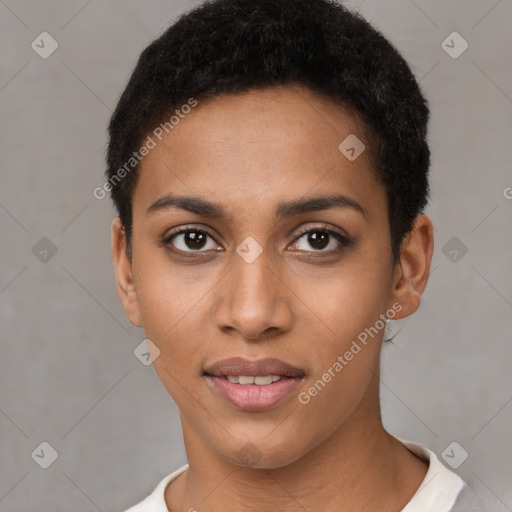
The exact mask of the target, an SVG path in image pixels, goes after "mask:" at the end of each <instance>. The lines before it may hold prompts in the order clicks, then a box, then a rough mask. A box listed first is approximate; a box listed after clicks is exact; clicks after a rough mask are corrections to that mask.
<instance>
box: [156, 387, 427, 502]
mask: <svg viewBox="0 0 512 512" xmlns="http://www.w3.org/2000/svg"><path fill="white" fill-rule="evenodd" d="M376 392H377V394H378V389H377V390H376ZM373 403H374V402H373ZM377 403H378V400H377ZM183 432H184V439H185V446H186V449H187V455H188V460H189V469H188V471H186V472H185V473H182V474H181V475H180V476H178V477H177V479H176V480H175V481H173V482H172V484H171V485H169V486H168V487H167V489H166V493H165V498H166V502H167V506H168V508H169V510H170V511H172V512H175V511H177V510H192V511H194V510H195V509H197V510H208V511H210V512H220V511H223V512H225V511H231V510H244V511H247V512H252V511H254V512H256V511H258V512H266V511H269V512H270V511H272V512H274V511H275V510H284V511H299V510H300V511H303V510H307V511H308V512H320V511H321V512H330V511H332V512H334V511H336V512H349V511H350V512H353V511H354V510H379V511H381V512H387V511H396V510H401V509H402V508H403V507H404V506H405V505H406V504H407V503H408V502H409V501H410V499H411V498H412V496H413V495H414V493H415V492H416V491H417V489H418V488H419V486H420V485H421V482H422V481H423V479H424V477H425V474H426V471H427V469H428V467H427V464H426V463H425V462H423V461H422V460H420V459H419V458H417V457H416V456H415V455H413V454H412V453H411V452H410V451H409V450H407V448H405V446H404V445H402V443H400V442H399V441H398V440H397V439H395V438H394V437H393V436H391V435H390V434H388V433H387V432H386V431H385V430H384V427H383V426H382V422H381V419H380V411H379V410H378V408H377V411H376V414H372V415H371V416H369V411H368V410H367V408H366V407H365V405H364V403H362V404H361V405H360V407H359V408H358V410H356V411H355V412H354V414H352V416H351V417H350V419H349V420H348V421H347V422H345V423H344V424H343V425H342V427H340V428H339V429H338V430H337V431H336V432H334V433H333V435H331V436H330V437H329V438H328V439H326V440H325V441H324V442H322V443H321V444H320V445H318V446H317V447H316V448H314V449H313V450H311V451H309V452H307V453H306V454H305V455H304V456H302V457H300V458H299V459H298V460H296V461H295V462H292V463H291V464H288V465H286V466H282V467H278V468H271V469H259V468H247V467H242V466H239V465H236V464H233V463H231V462H229V461H227V460H226V459H224V458H222V457H220V456H219V455H218V454H217V453H216V452H214V451H213V450H211V448H209V446H208V445H206V444H205V443H204V441H203V440H201V439H200V438H199V436H197V434H196V433H195V431H194V430H193V429H191V428H188V425H187V424H186V423H184V425H183Z"/></svg>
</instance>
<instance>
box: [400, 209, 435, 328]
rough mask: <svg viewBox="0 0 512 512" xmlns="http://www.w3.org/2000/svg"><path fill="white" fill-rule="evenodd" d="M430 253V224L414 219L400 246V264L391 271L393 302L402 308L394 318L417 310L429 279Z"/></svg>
mask: <svg viewBox="0 0 512 512" xmlns="http://www.w3.org/2000/svg"><path fill="white" fill-rule="evenodd" d="M433 251H434V235H433V227H432V221H431V220H430V219H429V217H427V216H426V215H423V214H422V215H418V216H417V217H416V218H415V220H414V223H413V227H412V229H411V231H410V232H409V233H408V234H407V235H406V237H405V238H404V240H403V242H402V247H401V250H400V262H399V263H397V265H396V267H395V276H394V281H393V300H394V301H395V302H398V303H399V304H401V306H402V309H401V311H400V314H399V315H397V317H396V318H405V317H407V316H409V315H412V314H413V313H414V312H415V311H416V310H417V309H418V308H419V306H420V302H421V294H422V293H423V291H424V290H425V288H426V286H427V282H428V278H429V275H430V264H431V261H432V254H433Z"/></svg>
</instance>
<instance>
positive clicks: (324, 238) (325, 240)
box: [290, 225, 350, 254]
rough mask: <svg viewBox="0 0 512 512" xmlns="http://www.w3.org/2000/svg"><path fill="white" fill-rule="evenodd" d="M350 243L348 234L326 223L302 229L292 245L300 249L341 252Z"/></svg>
mask: <svg viewBox="0 0 512 512" xmlns="http://www.w3.org/2000/svg"><path fill="white" fill-rule="evenodd" d="M349 244H350V240H349V239H348V238H347V237H346V236H344V235H342V234H341V233H338V232H337V231H334V230H332V229H329V228H328V227H327V226H325V225H324V226H318V227H314V228H309V229H307V230H304V231H302V232H301V233H299V236H298V238H296V239H295V241H294V242H293V244H292V245H291V246H290V247H292V248H294V249H298V250H299V251H307V252H321V253H327V254H331V253H338V252H340V251H341V250H342V249H343V248H344V247H346V246H348V245H349ZM308 246H309V247H310V248H313V251H311V250H310V249H308ZM325 249H327V250H325Z"/></svg>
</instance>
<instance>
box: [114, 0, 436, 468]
mask: <svg viewBox="0 0 512 512" xmlns="http://www.w3.org/2000/svg"><path fill="white" fill-rule="evenodd" d="M428 115H429V112H428V107H427V103H426V101H425V99H424V98H423V96H422V94H421V92H420V89H419V87H418V84H417V82H416V81H415V79H414V77H413V75H412V73H411V71H410V69H409V67H408V66H407V64H406V63H405V61H404V60H403V58H402V57H401V56H400V55H399V53H398V52H397V51H396V50H395V48H394V47H393V46H392V45H391V44H390V43H389V42H388V41H387V40H386V39H385V38H384V37H383V36H382V35H381V34H380V33H379V32H378V31H376V30H375V29H374V28H372V27H371V26H370V25H369V24H368V23H367V22H366V21H365V20H363V19H362V18H361V17H359V16H358V15H356V14H354V13H351V12H350V11H348V10H347V9H346V8H344V7H342V6H341V5H339V4H338V3H336V2H332V1H328V0H318V1H315V2H310V1H306V0H251V1H247V0H214V1H211V2H207V3H204V4H203V5H200V6H199V7H197V8H196V9H194V10H193V11H191V12H189V13H187V14H185V15H183V16H181V17H180V18H179V19H178V20H177V21H176V23H174V25H172V26H171V27H170V28H169V29H168V30H167V31H166V32H165V33H164V34H163V35H162V36H160V37H159V38H158V39H157V40H156V41H154V42H153V43H152V44H151V45H150V46H148V47H147V48H146V49H145V50H144V51H143V53H142V54H141V56H140V58H139V61H138V63H137V66H136V68H135V70H134V72H133V74H132V76H131V78H130V80H129V83H128V85H127V87H126V89H125V91H124V92H123V94H122V96H121V98H120V101H119V103H118V105H117V108H116V110H115V112H114V115H113V116H112V119H111V122H110V126H109V135H110V141H109V147H108V155H107V164H108V169H107V176H108V180H109V186H108V189H110V190H111V195H112V198H113V201H114V204H115V206H116V208H117V210H118V213H119V217H118V218H117V219H116V220H115V221H114V223H113V255H114V262H115V266H116V277H117V285H118V290H119V294H120V297H121V301H122V303H123V306H124V308H125V311H126V313H127V316H128V318H129V319H130V321H131V322H132V323H133V324H134V325H136V326H139V327H142V328H143V329H144V331H145V334H146V337H147V338H149V339H150V340H151V341H152V343H154V346H155V347H156V348H157V349H158V352H159V355H158V357H157V358H155V361H154V366H155V369H156V371H157V373H158V375H159V377H160V378H161V380H162V382H163V384H164V386H165V387H166V388H167V389H168V391H169V393H170V394H171V395H172V397H173V399H174V400H175V401H176V403H177V405H178V406H179V408H180V412H181V417H182V422H183V427H184V433H185V437H186V440H187V439H189V440H192V439H194V440H195V441H196V443H199V444H202V445H203V448H204V447H205V446H206V447H209V448H210V449H211V450H212V452H213V451H215V453H216V454H217V455H218V456H219V457H222V458H224V459H226V460H230V461H233V462H235V463H238V464H242V465H243V464H246V463H247V457H246V456H245V455H244V451H243V450H244V448H243V447H244V446H248V444H247V443H250V446H254V447H256V449H257V450H258V453H259V454H260V457H259V458H258V462H257V464H258V465H259V467H276V466H279V465H285V464H287V463H290V462H292V461H294V460H297V459H298V458H300V457H301V456H304V455H305V454H307V453H308V452H310V451H311V450H312V449H313V448H314V447H315V446H318V445H319V444H320V443H322V441H325V440H326V439H328V438H329V437H330V436H332V435H333V433H335V432H337V431H339V430H340V429H343V428H349V427H348V425H349V423H350V421H351V418H354V417H355V416H356V415H359V416H361V417H363V416H364V415H367V416H372V417H374V419H376V418H377V416H378V404H377V403H376V401H378V392H377V391H376V390H377V388H378V364H379V356H380V347H381V342H382V337H383V333H384V328H383V326H385V319H386V317H389V318H392V319H398V318H403V317H406V316H408V315H410V314H412V313H413V312H414V311H416V309H417V308H418V306H419V297H420V294H421V293H422V291H423V290H424V288H425V286H426V283H427V280H428V274H429V268H430V260H431V256H432V250H433V240H432V226H431V223H430V221H429V219H428V217H426V216H425V215H424V214H423V209H424V208H425V206H426V204H427V201H428V195H429V191H428V167H429V149H428V145H427V142H426V134H427V121H428ZM121 170H123V171H121ZM185 228H186V229H187V230H188V231H186V232H181V233H180V232H179V230H183V229H185ZM349 352H350V353H351V354H352V356H350V355H349V354H348V353H349ZM344 354H347V357H346V358H345V357H343V355H344ZM338 356H341V357H342V359H343V361H344V362H343V363H342V362H341V361H340V359H339V358H338ZM231 357H244V358H246V359H250V360H260V359H262V358H266V357H271V358H277V359H280V360H282V361H285V362H287V363H288V364H290V365H292V366H294V367H295V368H296V369H297V370H298V371H299V373H300V379H301V380H300V384H299V385H298V387H297V388H296V389H295V391H294V392H293V393H292V394H291V395H288V396H287V397H285V398H284V399H283V400H281V401H280V402H279V403H278V404H277V405H275V406H272V407H269V408H267V409H265V410H258V411H256V410H243V409H240V408H238V407H236V406H234V405H233V404H232V403H229V402H228V401H226V400H225V399H224V398H223V397H221V396H220V395H219V394H218V393H217V392H216V390H215V389H214V388H213V387H212V385H211V379H210V378H209V376H208V371H207V370H208V369H211V367H212V365H213V364H214V363H216V362H218V361H220V360H223V359H226V358H231ZM336 362H338V365H336ZM340 366H341V368H340ZM326 375H327V376H326ZM329 375H330V377H329ZM319 381H322V382H323V384H322V383H319ZM315 383H316V384H315ZM314 389H316V392H315V391H314ZM292 395H293V396H292ZM212 418H213V420H214V421H212ZM277 425H283V428H279V427H277ZM284 425H286V426H285V427H284ZM276 427H277V428H276ZM299 427H300V429H299ZM299 430H300V434H299ZM290 432H292V435H290ZM294 432H295V433H296V434H293V433H294ZM294 435H295V436H296V438H294ZM297 439H300V443H298V441H297ZM190 442H191V443H192V441H190ZM241 450H242V451H241ZM244 461H245V462H244ZM253 464H254V461H253Z"/></svg>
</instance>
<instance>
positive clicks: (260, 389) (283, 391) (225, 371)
mask: <svg viewBox="0 0 512 512" xmlns="http://www.w3.org/2000/svg"><path fill="white" fill-rule="evenodd" d="M203 376H204V377H206V381H207V382H208V384H209V385H210V387H211V388H212V389H213V390H214V392H215V393H216V394H217V395H220V396H221V397H222V398H224V399H225V400H226V401H227V402H229V403H230V404H231V405H233V406H235V407H236V408H237V409H239V410H242V411H247V412H255V411H263V410H267V409H270V408H272V407H275V406H277V405H278V404H279V403H281V402H282V401H283V399H284V398H285V397H286V396H289V395H290V394H291V393H292V391H293V390H295V389H296V388H297V387H298V386H299V385H300V383H301V382H302V380H303V379H304V376H305V372H304V371H303V370H301V369H299V368H297V367H295V366H292V365H290V364H288V363H285V362H284V361H281V360H279V359H262V360H257V361H250V360H247V359H244V358H240V357H238V358H231V359H226V360H223V361H219V362H218V363H215V364H213V365H212V366H209V367H208V368H207V369H206V371H205V372H204V373H203Z"/></svg>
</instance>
